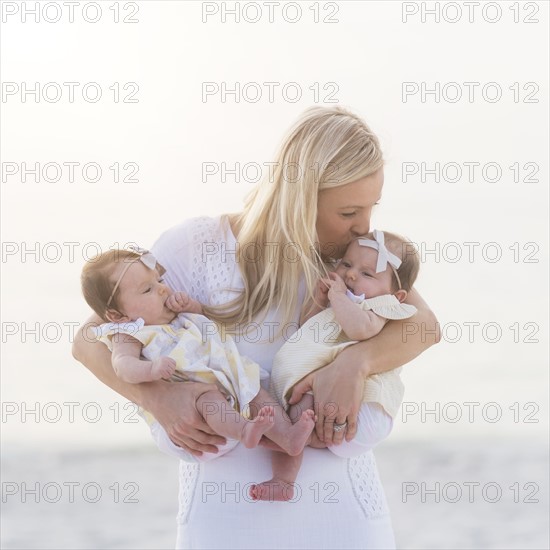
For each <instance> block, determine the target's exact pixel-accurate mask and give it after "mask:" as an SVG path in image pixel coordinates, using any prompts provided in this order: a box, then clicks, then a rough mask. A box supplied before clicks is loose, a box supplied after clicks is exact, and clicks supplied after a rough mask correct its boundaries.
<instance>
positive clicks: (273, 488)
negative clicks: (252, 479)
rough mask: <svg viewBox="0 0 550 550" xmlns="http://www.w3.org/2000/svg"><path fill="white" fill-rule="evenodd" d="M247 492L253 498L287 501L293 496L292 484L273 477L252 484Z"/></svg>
mask: <svg viewBox="0 0 550 550" xmlns="http://www.w3.org/2000/svg"><path fill="white" fill-rule="evenodd" d="M248 494H249V495H250V497H251V498H252V499H253V500H269V501H273V500H277V501H288V500H292V499H293V498H294V484H292V483H288V482H287V481H284V480H283V479H278V478H276V477H274V478H273V479H271V480H270V481H264V482H263V483H258V484H257V485H252V487H250V490H249V491H248Z"/></svg>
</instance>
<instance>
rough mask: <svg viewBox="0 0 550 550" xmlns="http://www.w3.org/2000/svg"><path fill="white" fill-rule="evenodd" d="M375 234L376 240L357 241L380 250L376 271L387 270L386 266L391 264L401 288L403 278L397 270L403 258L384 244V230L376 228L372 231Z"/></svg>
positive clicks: (361, 239) (362, 239)
mask: <svg viewBox="0 0 550 550" xmlns="http://www.w3.org/2000/svg"><path fill="white" fill-rule="evenodd" d="M372 234H373V236H374V239H375V240H374V241H373V240H372V239H366V238H359V239H357V242H358V243H359V244H360V245H361V246H368V247H369V248H374V250H378V260H377V261H376V273H381V272H383V271H386V267H387V266H388V265H389V266H390V267H391V269H392V271H393V273H394V275H395V278H396V279H397V282H398V283H399V288H401V280H400V279H399V275H398V274H397V270H398V269H399V267H400V266H401V260H400V259H399V258H398V257H397V256H396V255H395V254H392V253H391V252H390V251H389V250H388V249H387V248H386V245H385V244H384V232H383V231H378V229H374V230H373V232H372Z"/></svg>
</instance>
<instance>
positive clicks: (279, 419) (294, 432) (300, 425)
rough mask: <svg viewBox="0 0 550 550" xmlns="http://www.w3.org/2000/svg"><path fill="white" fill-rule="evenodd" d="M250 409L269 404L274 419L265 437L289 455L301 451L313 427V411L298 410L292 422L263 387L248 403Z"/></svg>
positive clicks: (307, 441)
mask: <svg viewBox="0 0 550 550" xmlns="http://www.w3.org/2000/svg"><path fill="white" fill-rule="evenodd" d="M250 405H251V409H252V411H254V409H257V408H260V410H262V409H261V407H264V406H265V405H271V408H272V409H273V410H274V414H275V419H274V423H273V426H272V427H271V428H270V429H269V431H268V432H266V437H268V438H269V439H271V440H272V441H275V443H277V445H279V446H280V447H281V448H282V449H284V450H285V451H286V452H287V453H288V454H289V455H292V456H295V455H298V454H300V453H301V452H302V450H303V449H304V447H305V446H306V445H307V444H308V443H309V440H310V436H311V432H312V431H313V428H314V427H315V420H314V417H315V415H314V413H313V411H312V410H311V409H306V410H303V411H301V412H300V416H299V418H297V419H293V422H292V421H291V419H290V418H289V417H288V415H287V414H286V413H285V411H284V409H283V407H281V405H279V403H278V402H277V400H276V399H275V398H274V397H272V396H271V395H270V394H269V393H268V392H267V391H265V390H264V389H263V388H262V389H260V391H259V392H258V395H257V396H256V397H255V398H254V399H253V400H252V401H251V403H250Z"/></svg>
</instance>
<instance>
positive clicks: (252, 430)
mask: <svg viewBox="0 0 550 550" xmlns="http://www.w3.org/2000/svg"><path fill="white" fill-rule="evenodd" d="M274 423H275V409H274V408H273V407H272V406H269V405H267V406H265V407H262V408H261V409H260V411H259V412H258V415H257V416H256V418H254V420H249V421H248V422H246V423H245V425H244V426H243V431H242V434H241V443H242V444H243V445H244V446H245V447H246V448H247V449H253V448H254V447H256V446H257V445H258V443H259V441H260V439H261V438H262V435H263V434H264V433H265V432H267V431H268V430H270V429H271V428H272V427H273V424H274Z"/></svg>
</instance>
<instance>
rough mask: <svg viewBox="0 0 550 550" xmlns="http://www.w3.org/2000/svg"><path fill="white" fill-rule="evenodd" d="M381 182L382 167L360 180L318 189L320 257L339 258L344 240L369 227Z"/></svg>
mask: <svg viewBox="0 0 550 550" xmlns="http://www.w3.org/2000/svg"><path fill="white" fill-rule="evenodd" d="M383 185H384V171H383V169H382V168H380V170H378V171H377V172H375V173H374V174H371V175H370V176H367V177H366V178H362V179H360V180H357V181H354V182H352V183H348V184H346V185H340V186H339V187H332V188H330V189H324V190H322V191H319V196H318V199H317V238H318V240H319V249H320V253H321V256H322V257H323V258H334V259H339V258H341V257H342V256H343V255H344V252H345V251H346V248H347V246H348V244H349V243H350V242H351V241H352V240H353V239H354V238H355V237H359V236H360V235H366V234H367V233H368V232H369V230H370V218H371V213H372V208H373V206H374V205H375V204H376V203H377V202H378V201H379V200H380V197H381V194H382V186H383Z"/></svg>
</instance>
